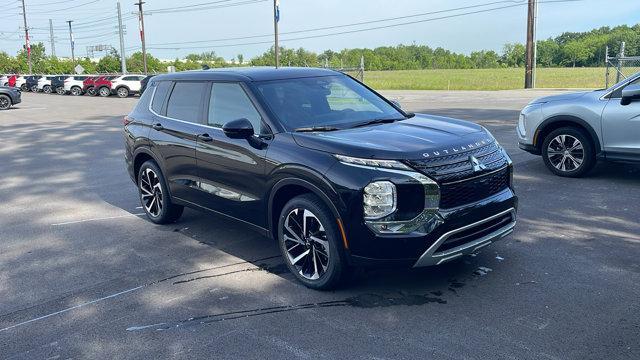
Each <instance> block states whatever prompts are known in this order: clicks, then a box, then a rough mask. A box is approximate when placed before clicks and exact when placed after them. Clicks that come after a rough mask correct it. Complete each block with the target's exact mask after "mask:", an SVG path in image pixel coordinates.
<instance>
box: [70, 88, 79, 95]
mask: <svg viewBox="0 0 640 360" xmlns="http://www.w3.org/2000/svg"><path fill="white" fill-rule="evenodd" d="M81 94H82V90H81V89H80V88H79V87H74V88H71V95H73V96H80V95H81Z"/></svg>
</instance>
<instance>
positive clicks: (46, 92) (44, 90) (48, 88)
mask: <svg viewBox="0 0 640 360" xmlns="http://www.w3.org/2000/svg"><path fill="white" fill-rule="evenodd" d="M42 91H43V92H44V93H45V94H51V86H48V85H47V86H45V87H43V88H42Z"/></svg>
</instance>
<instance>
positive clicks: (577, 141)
mask: <svg viewBox="0 0 640 360" xmlns="http://www.w3.org/2000/svg"><path fill="white" fill-rule="evenodd" d="M542 158H543V159H544V163H545V165H546V166H547V168H549V170H551V172H553V173H554V174H556V175H558V176H562V177H574V178H575V177H582V176H584V175H585V174H586V173H588V172H589V171H590V170H591V169H592V168H593V167H594V165H595V164H596V152H595V149H594V147H593V144H592V143H591V139H590V138H589V136H588V135H587V134H586V133H585V132H584V131H582V130H579V129H576V128H572V127H564V128H560V129H556V130H554V131H552V132H551V133H550V134H549V135H547V137H546V138H545V139H544V142H543V143H542Z"/></svg>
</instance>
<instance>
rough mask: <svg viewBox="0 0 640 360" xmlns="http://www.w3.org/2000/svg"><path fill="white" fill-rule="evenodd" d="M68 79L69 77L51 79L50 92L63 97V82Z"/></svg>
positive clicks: (62, 76)
mask: <svg viewBox="0 0 640 360" xmlns="http://www.w3.org/2000/svg"><path fill="white" fill-rule="evenodd" d="M70 77H71V76H70V75H59V76H54V77H53V79H51V90H52V92H55V93H56V94H58V95H64V94H65V93H66V91H65V90H64V81H65V80H66V79H68V78H70Z"/></svg>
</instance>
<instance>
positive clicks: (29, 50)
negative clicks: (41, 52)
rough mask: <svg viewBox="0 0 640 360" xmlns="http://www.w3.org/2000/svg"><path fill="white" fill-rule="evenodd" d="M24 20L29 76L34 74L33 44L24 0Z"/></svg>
mask: <svg viewBox="0 0 640 360" xmlns="http://www.w3.org/2000/svg"><path fill="white" fill-rule="evenodd" d="M22 20H24V42H25V50H27V64H29V74H31V72H32V68H31V44H30V43H29V27H28V26H27V8H26V7H25V6H24V0H22Z"/></svg>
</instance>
